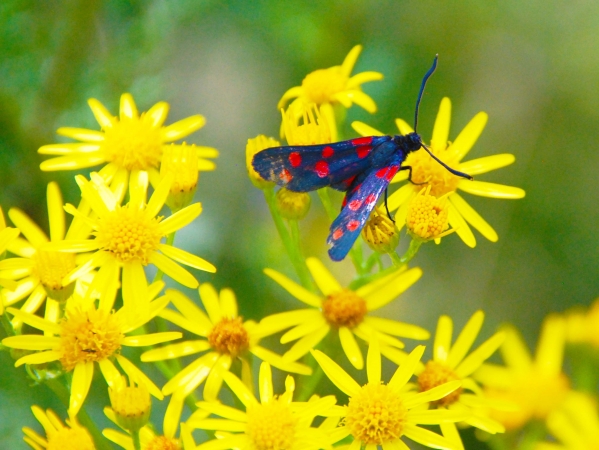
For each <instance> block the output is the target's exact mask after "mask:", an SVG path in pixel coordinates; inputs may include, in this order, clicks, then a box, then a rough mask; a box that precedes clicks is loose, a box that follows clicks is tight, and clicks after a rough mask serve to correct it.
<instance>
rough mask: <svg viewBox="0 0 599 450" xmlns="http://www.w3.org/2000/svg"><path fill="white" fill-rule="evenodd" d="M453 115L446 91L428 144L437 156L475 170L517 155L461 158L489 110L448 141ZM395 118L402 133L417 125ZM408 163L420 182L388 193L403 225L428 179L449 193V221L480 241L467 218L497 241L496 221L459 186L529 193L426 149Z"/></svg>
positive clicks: (367, 132) (439, 193)
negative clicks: (469, 200)
mask: <svg viewBox="0 0 599 450" xmlns="http://www.w3.org/2000/svg"><path fill="white" fill-rule="evenodd" d="M450 121H451V101H450V100H449V98H447V97H445V98H444V99H443V100H442V101H441V106H440V107H439V113H438V114H437V119H436V121H435V127H434V129H433V137H432V139H431V142H430V146H429V148H430V150H431V152H432V153H433V154H434V155H435V156H436V157H437V158H439V159H440V160H441V161H443V162H444V163H445V164H447V165H448V166H449V167H451V168H453V169H455V170H459V171H460V172H465V173H467V174H468V175H472V176H474V175H480V174H483V173H487V172H490V171H492V170H496V169H500V168H502V167H505V166H509V165H510V164H512V163H513V162H514V161H515V160H516V159H515V157H514V155H512V154H509V153H503V154H500V155H493V156H486V157H483V158H478V159H473V160H470V161H466V162H461V161H462V159H463V158H464V157H465V156H466V155H467V154H468V152H469V151H470V149H471V148H472V146H473V145H474V143H475V142H476V140H477V139H478V137H479V136H480V134H481V133H482V131H483V129H484V127H485V125H486V123H487V114H486V113H484V112H480V113H478V114H477V115H476V116H474V118H473V119H472V120H471V121H470V123H468V125H466V127H465V128H464V129H463V130H462V132H461V133H460V134H459V135H458V137H457V138H456V139H455V141H453V143H451V142H449V141H448V137H449V124H450ZM396 124H397V127H398V129H399V131H400V133H402V134H408V133H411V132H413V131H414V130H413V129H412V127H410V125H408V123H407V122H405V121H403V120H401V119H397V120H396ZM352 126H353V128H354V130H356V131H357V132H358V133H360V134H361V135H363V136H381V135H382V134H383V133H381V132H380V131H378V130H376V129H374V128H372V127H370V126H368V125H366V124H364V123H361V122H354V123H353V124H352ZM404 166H410V167H412V181H413V182H414V183H415V184H412V183H407V184H406V185H404V186H402V187H401V188H399V189H398V190H397V191H396V192H394V193H393V194H392V195H390V196H389V202H388V204H389V209H390V210H396V209H398V208H399V210H398V211H397V213H396V216H395V218H396V220H397V223H398V224H399V225H398V226H402V225H403V224H404V223H405V218H406V214H407V209H408V206H409V204H410V200H411V199H412V198H413V197H414V196H415V195H416V194H418V192H420V190H421V189H422V187H423V185H424V184H426V185H430V186H431V191H430V195H433V196H435V197H437V198H440V197H443V196H444V195H447V194H448V197H447V199H448V200H449V223H450V225H451V226H452V227H453V228H455V230H456V233H457V234H458V236H460V238H461V239H462V241H464V243H465V244H466V245H468V246H469V247H474V246H476V239H475V237H474V234H473V233H472V230H471V229H470V226H469V225H468V224H470V225H472V226H473V227H474V228H476V229H477V230H478V231H479V232H480V233H481V234H482V235H483V236H484V237H485V238H487V239H488V240H490V241H491V242H496V241H497V239H498V236H497V233H496V232H495V230H494V229H493V227H491V225H489V224H488V223H487V222H486V221H485V220H484V219H483V218H482V217H481V216H480V215H479V214H478V213H477V212H476V211H475V210H474V209H473V208H472V207H471V206H470V205H469V204H468V203H467V202H466V200H464V198H463V197H462V196H461V195H459V194H458V193H457V192H455V191H456V190H458V189H460V190H462V191H464V192H467V193H469V194H473V195H479V196H482V197H490V198H501V199H518V198H523V197H524V195H525V192H524V190H522V189H520V188H517V187H512V186H505V185H502V184H495V183H487V182H484V181H478V180H476V181H471V180H466V179H464V178H460V177H457V176H455V175H453V174H451V173H450V172H449V171H447V169H445V168H444V167H443V166H442V165H441V164H439V163H438V162H437V161H435V160H434V159H433V158H431V157H430V155H429V154H428V153H426V152H425V151H417V152H412V153H410V154H409V155H408V157H407V159H406V161H405V162H404ZM407 172H408V171H405V170H404V171H400V172H398V174H397V175H396V176H395V178H394V179H393V181H392V182H393V183H395V182H399V181H403V180H406V179H407V177H408V173H407Z"/></svg>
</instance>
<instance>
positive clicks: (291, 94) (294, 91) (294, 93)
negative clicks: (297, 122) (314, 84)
mask: <svg viewBox="0 0 599 450" xmlns="http://www.w3.org/2000/svg"><path fill="white" fill-rule="evenodd" d="M303 93H304V89H303V88H302V87H301V86H294V87H292V88H290V89H287V91H285V93H284V94H283V96H282V97H281V100H279V103H278V104H277V109H281V108H284V107H285V105H286V104H287V100H289V99H292V98H296V97H300V96H301V95H302V94H303Z"/></svg>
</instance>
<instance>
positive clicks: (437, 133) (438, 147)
mask: <svg viewBox="0 0 599 450" xmlns="http://www.w3.org/2000/svg"><path fill="white" fill-rule="evenodd" d="M450 124H451V100H449V98H448V97H443V100H441V105H440V106H439V112H438V113H437V118H436V119H435V126H434V127H433V137H432V139H431V147H432V148H433V150H434V151H435V152H439V151H444V150H445V149H446V148H447V140H448V139H449V126H450Z"/></svg>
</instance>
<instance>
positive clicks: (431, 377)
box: [418, 361, 462, 406]
mask: <svg viewBox="0 0 599 450" xmlns="http://www.w3.org/2000/svg"><path fill="white" fill-rule="evenodd" d="M455 380H461V378H460V377H458V376H457V375H456V374H455V372H454V371H453V370H451V369H450V368H449V367H447V366H445V365H443V364H441V363H438V362H436V361H429V362H428V363H426V366H425V368H424V371H423V372H422V373H421V374H420V375H418V386H420V390H421V391H422V392H424V391H428V390H429V389H432V388H435V387H437V386H441V385H442V384H445V383H448V382H450V381H455ZM461 393H462V388H461V387H460V388H458V389H456V390H455V391H453V392H452V393H450V394H449V395H447V396H445V397H443V398H442V399H439V400H437V401H436V402H435V403H436V404H438V405H441V406H447V405H451V404H452V403H454V402H455V401H457V400H458V399H459V398H460V394H461Z"/></svg>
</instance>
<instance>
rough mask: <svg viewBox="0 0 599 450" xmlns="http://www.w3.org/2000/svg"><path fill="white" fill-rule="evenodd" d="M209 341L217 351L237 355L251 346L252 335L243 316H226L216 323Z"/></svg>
mask: <svg viewBox="0 0 599 450" xmlns="http://www.w3.org/2000/svg"><path fill="white" fill-rule="evenodd" d="M208 342H209V343H210V345H211V346H212V348H214V349H215V350H216V351H217V352H219V353H222V354H226V355H231V356H233V357H235V356H238V355H240V354H241V353H243V352H244V351H246V350H247V349H248V348H249V346H250V337H249V334H248V332H247V330H246V329H245V328H244V326H243V322H242V320H241V317H236V318H234V319H228V318H225V319H222V320H221V321H220V322H218V323H217V324H216V325H214V327H213V328H212V331H210V334H209V335H208Z"/></svg>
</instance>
